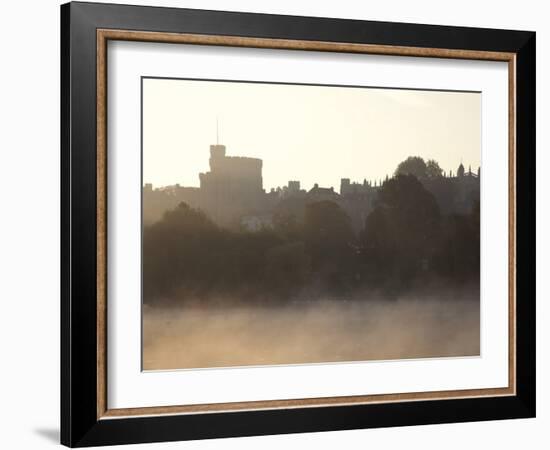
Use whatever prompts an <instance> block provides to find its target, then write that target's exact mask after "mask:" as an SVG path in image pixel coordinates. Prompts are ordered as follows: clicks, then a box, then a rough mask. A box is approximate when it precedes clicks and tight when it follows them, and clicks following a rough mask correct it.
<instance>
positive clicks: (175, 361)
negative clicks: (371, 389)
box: [143, 293, 480, 370]
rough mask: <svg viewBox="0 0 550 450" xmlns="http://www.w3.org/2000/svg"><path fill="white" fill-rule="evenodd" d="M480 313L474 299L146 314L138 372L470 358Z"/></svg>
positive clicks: (476, 345)
mask: <svg viewBox="0 0 550 450" xmlns="http://www.w3.org/2000/svg"><path fill="white" fill-rule="evenodd" d="M442 298H443V297H442ZM479 306H480V304H479V293H477V295H476V296H472V297H465V298H462V299H452V300H450V299H445V300H440V299H438V298H432V299H425V298H422V299H419V298H401V299H398V300H392V301H387V300H368V301H345V300H326V301H315V302H309V303H308V302H300V303H291V304H287V305H285V306H281V305H248V306H246V305H241V306H231V307H228V306H221V305H219V306H214V305H207V306H206V305H205V306H200V305H182V306H178V307H169V308H168V307H165V308H159V307H155V308H154V309H153V308H150V307H144V309H143V369H144V370H161V369H164V370H166V369H183V368H201V367H203V368H206V367H227V366H247V365H273V364H307V363H321V362H343V361H366V360H387V359H404V358H433V357H451V356H475V355H479V353H480V342H479V337H480V330H479V326H480V321H479Z"/></svg>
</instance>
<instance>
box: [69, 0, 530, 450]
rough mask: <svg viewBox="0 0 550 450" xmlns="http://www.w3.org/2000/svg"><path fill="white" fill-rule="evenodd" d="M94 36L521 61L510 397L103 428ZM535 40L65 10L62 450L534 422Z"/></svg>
mask: <svg viewBox="0 0 550 450" xmlns="http://www.w3.org/2000/svg"><path fill="white" fill-rule="evenodd" d="M98 29H115V30H139V31H153V32H170V33H194V34H201V35H224V36H241V37H251V38H271V39H290V40H305V41H323V42H345V43H357V44H377V45H384V46H405V47H417V48H439V49H441V48H443V49H460V50H479V51H490V52H511V53H514V54H515V55H516V80H515V86H516V128H515V144H516V179H515V185H516V239H517V241H516V274H517V275H516V292H515V295H516V299H517V300H516V373H515V375H516V395H512V396H502V397H483V398H460V399H456V398H455V399H448V400H425V401H414V402H391V403H382V404H376V403H372V404H356V405H345V406H320V407H307V408H306V407H304V408H291V409H272V410H250V411H233V412H214V413H212V412H211V413H208V414H200V413H195V414H179V415H177V414H176V415H159V416H142V417H127V418H116V419H114V420H113V419H104V418H99V419H98V414H97V404H98V398H97V397H98V393H97V392H98V391H97V383H98V375H97V373H98V371H97V361H98V345H97V341H98V333H97V328H96V325H97V315H98V310H97V301H96V299H97V280H96V277H97V267H98V261H97V240H96V237H97V228H96V227H97V225H96V219H97V190H96V187H97V169H96V158H97V138H96V123H97V115H96V101H97V97H96V93H97V84H96V51H97V47H96V46H97V36H96V30H98ZM535 40H536V36H535V33H534V32H527V31H508V30H495V29H479V28H463V27H449V26H434V25H418V24H405V23H389V22H371V21H359V20H342V19H328V18H311V17H293V16H280V15H268V14H250V13H240V12H220V11H203V10H190V9H175V8H157V7H140V6H127V5H112V4H94V3H80V2H76V3H74V2H73V3H68V4H65V5H62V6H61V443H62V444H64V445H67V446H70V447H82V446H93V445H111V444H127V443H141V442H156V441H176V440H189V439H206V438H217V437H234V436H251V435H266V434H281V433H300V432H318V431H330V430H348V429H356V428H371V427H388V426H403V425H420V424H435V423H446V422H465V421H481V420H494V419H512V418H528V417H534V416H535V404H536V400H535V389H536V388H535V385H536V380H535V350H536V348H535V131H536V130H535Z"/></svg>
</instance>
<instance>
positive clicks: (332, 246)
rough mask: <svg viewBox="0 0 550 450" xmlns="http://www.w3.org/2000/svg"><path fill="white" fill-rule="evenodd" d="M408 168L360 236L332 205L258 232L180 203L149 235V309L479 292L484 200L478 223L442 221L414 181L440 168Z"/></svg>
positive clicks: (415, 164) (475, 214)
mask: <svg viewBox="0 0 550 450" xmlns="http://www.w3.org/2000/svg"><path fill="white" fill-rule="evenodd" d="M407 161H408V163H407ZM407 161H405V162H404V163H402V164H401V165H400V167H399V168H398V170H397V171H396V172H397V175H396V176H395V177H393V178H391V179H389V180H387V181H386V182H385V183H384V184H383V186H382V187H381V188H380V189H379V192H378V201H377V204H376V206H375V208H374V209H373V210H372V212H371V213H370V214H369V215H368V217H367V218H366V220H365V223H364V227H363V229H362V230H361V231H360V232H359V233H357V234H356V233H354V231H353V228H352V226H351V224H350V218H349V217H348V216H347V214H346V213H345V212H344V210H343V209H342V208H341V207H340V206H339V205H338V204H337V203H335V202H333V201H318V202H313V203H309V204H305V205H302V206H299V205H294V206H293V207H292V208H287V209H283V210H280V211H278V212H277V214H275V216H274V217H273V226H272V227H268V228H264V229H262V230H260V231H256V232H251V231H246V230H244V229H242V230H229V229H224V228H221V227H219V226H217V225H216V224H215V223H214V222H213V221H212V220H211V219H210V218H208V217H207V216H206V215H205V214H204V213H203V212H202V211H200V210H196V209H193V208H191V207H189V206H188V205H187V204H185V203H181V204H180V205H179V206H178V207H177V208H176V209H174V210H172V211H169V212H167V213H165V214H164V216H163V218H162V220H160V221H158V222H156V223H154V224H152V225H150V226H147V227H145V229H144V233H143V292H144V300H145V302H146V303H153V302H168V301H214V300H217V301H223V299H227V298H232V299H235V298H238V299H240V300H246V301H261V302H273V301H279V302H280V301H287V300H292V299H297V298H304V299H306V298H307V299H308V300H312V299H315V298H318V297H321V296H323V297H326V296H331V297H333V298H344V299H345V298H350V297H353V296H354V295H358V294H359V293H360V292H364V290H365V289H379V290H384V291H385V292H389V293H398V292H402V291H406V290H408V289H411V288H414V287H415V286H418V285H422V284H423V283H430V282H435V281H437V282H438V283H445V284H460V283H465V282H471V283H479V256H480V251H479V201H477V202H474V203H473V205H472V206H473V207H472V210H471V212H470V213H469V214H464V215H457V214H446V215H444V214H442V213H441V212H440V209H439V207H438V204H437V202H436V200H435V198H434V196H433V195H432V194H431V193H430V192H429V191H428V190H426V189H425V187H424V186H423V184H422V183H421V182H420V181H419V179H418V176H417V175H416V174H415V173H413V172H416V171H418V170H423V171H424V172H423V173H424V176H435V175H434V174H436V173H438V171H440V169H438V168H439V166H437V167H436V166H435V165H437V163H435V165H434V164H432V163H431V162H428V165H426V164H424V166H422V164H420V163H419V161H417V160H414V159H413V160H411V161H409V160H407ZM405 163H407V164H405ZM422 163H423V161H422ZM428 169H429V170H428ZM428 173H431V175H428Z"/></svg>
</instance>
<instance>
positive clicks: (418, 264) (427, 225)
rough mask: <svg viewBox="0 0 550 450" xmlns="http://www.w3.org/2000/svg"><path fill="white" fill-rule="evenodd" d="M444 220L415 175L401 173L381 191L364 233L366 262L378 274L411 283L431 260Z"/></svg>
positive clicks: (363, 241)
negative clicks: (439, 227)
mask: <svg viewBox="0 0 550 450" xmlns="http://www.w3.org/2000/svg"><path fill="white" fill-rule="evenodd" d="M439 221H440V212H439V207H438V206H437V202H436V200H435V198H434V196H433V195H432V194H431V193H430V192H429V191H427V190H426V189H425V188H424V186H423V185H422V183H420V182H419V181H418V179H417V178H416V177H415V176H414V175H398V176H396V177H394V178H392V179H391V180H388V182H387V183H385V184H384V185H383V186H382V187H381V188H380V191H379V193H378V204H377V206H376V207H375V208H374V210H373V211H372V212H371V214H369V216H368V217H367V220H366V221H365V228H364V229H363V231H362V233H361V235H360V244H361V247H362V249H363V254H364V258H365V259H366V263H367V265H368V266H370V267H371V268H372V269H373V270H376V271H378V272H379V273H378V275H379V276H378V277H377V276H374V277H373V276H371V278H379V279H381V278H385V279H386V280H387V281H389V282H391V283H392V284H393V285H394V286H395V285H401V286H404V285H407V283H408V282H410V281H411V280H412V279H413V278H414V276H415V275H416V274H418V273H419V271H420V270H423V269H426V268H427V265H428V263H429V261H430V260H431V257H432V254H433V251H434V248H435V245H436V237H437V229H438V225H439ZM371 275H372V274H371Z"/></svg>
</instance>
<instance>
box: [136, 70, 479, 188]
mask: <svg viewBox="0 0 550 450" xmlns="http://www.w3.org/2000/svg"><path fill="white" fill-rule="evenodd" d="M217 141H219V144H223V145H225V146H226V149H227V155H228V156H245V157H252V158H259V159H262V161H263V187H264V189H265V190H266V191H267V192H269V190H270V189H271V188H277V187H282V186H285V185H287V183H288V181H290V180H297V181H300V183H301V187H302V188H303V189H306V190H309V189H311V188H312V187H313V186H314V184H316V183H317V184H318V185H319V186H322V187H329V188H330V187H333V188H334V189H335V190H336V191H339V187H340V180H341V178H349V179H351V181H355V182H362V181H363V179H366V180H367V181H370V182H375V181H376V182H378V181H380V180H383V179H384V178H385V177H386V175H388V176H390V177H391V176H392V174H393V172H394V170H395V169H396V167H397V165H398V164H399V163H400V162H401V161H403V160H404V159H406V158H407V157H408V156H410V155H415V156H420V157H422V158H424V159H425V160H428V159H434V160H436V161H437V162H438V163H439V164H440V166H441V168H442V169H443V170H444V171H445V172H447V174H449V171H452V172H453V173H456V170H457V168H458V166H459V164H460V163H461V162H462V163H463V164H464V166H465V168H466V171H467V170H468V168H469V166H471V168H472V171H474V172H477V168H478V167H479V166H480V156H481V155H480V152H481V95H480V94H479V93H470V92H441V91H416V90H398V89H386V88H384V89H381V88H362V87H360V88H357V87H332V86H303V85H281V84H267V83H244V82H212V81H194V80H172V79H169V80H166V79H148V78H146V79H144V80H143V183H144V184H145V183H151V184H153V185H154V186H155V187H160V186H168V185H174V184H180V185H182V186H190V187H194V186H199V173H200V172H205V171H207V170H208V159H209V149H210V145H212V144H216V142H217Z"/></svg>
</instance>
